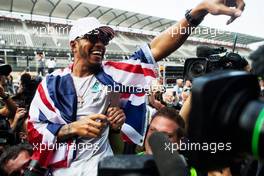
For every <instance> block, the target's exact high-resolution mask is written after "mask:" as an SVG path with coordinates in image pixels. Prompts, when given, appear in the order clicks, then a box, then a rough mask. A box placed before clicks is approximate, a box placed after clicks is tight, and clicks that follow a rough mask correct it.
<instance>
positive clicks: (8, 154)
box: [0, 143, 33, 175]
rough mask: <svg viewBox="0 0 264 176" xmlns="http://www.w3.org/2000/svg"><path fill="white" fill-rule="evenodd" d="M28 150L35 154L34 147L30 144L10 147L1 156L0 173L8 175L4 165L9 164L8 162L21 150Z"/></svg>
mask: <svg viewBox="0 0 264 176" xmlns="http://www.w3.org/2000/svg"><path fill="white" fill-rule="evenodd" d="M22 151H27V152H28V153H29V154H30V155H32V154H33V148H32V146H31V145H30V144H27V143H23V144H18V145H14V146H11V147H8V148H7V149H6V150H5V151H4V152H3V153H2V155H1V157H0V175H1V174H3V175H6V172H5V171H4V166H5V165H6V164H7V162H8V161H9V160H11V159H15V158H16V157H17V156H18V155H19V154H20V152H22Z"/></svg>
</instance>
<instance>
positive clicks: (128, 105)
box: [28, 45, 155, 168]
mask: <svg viewBox="0 0 264 176" xmlns="http://www.w3.org/2000/svg"><path fill="white" fill-rule="evenodd" d="M154 67H155V61H154V59H153V57H152V55H151V52H150V49H149V47H148V45H144V46H142V47H141V48H140V49H139V50H138V51H137V52H135V53H134V54H133V55H132V56H131V57H130V59H128V60H125V61H121V62H113V61H105V62H103V63H102V69H101V71H100V72H99V73H98V74H96V75H95V76H96V78H97V79H98V80H99V81H100V82H101V83H103V84H104V85H107V86H108V87H111V89H112V90H115V91H118V92H120V93H121V99H120V101H121V105H122V108H123V109H124V112H125V115H126V121H125V124H124V125H123V126H122V129H121V131H122V133H123V135H124V136H123V137H124V139H125V140H127V141H130V142H133V143H135V144H139V145H142V144H143V140H144V135H145V132H146V117H145V115H146V104H145V100H146V97H145V91H146V90H148V89H149V88H150V85H151V82H152V80H153V79H154V78H155V73H154ZM76 112H77V95H76V92H75V88H74V83H73V80H72V77H71V69H70V68H66V69H64V70H57V71H55V72H53V73H52V74H50V75H48V76H47V77H46V78H44V80H43V81H42V82H41V83H40V84H39V86H38V89H37V92H36V94H35V96H34V99H33V101H32V103H31V106H30V111H29V120H28V135H29V141H30V143H32V144H33V150H34V152H33V156H32V159H35V160H38V161H39V163H40V165H41V166H43V167H51V168H61V167H67V166H69V163H70V162H71V160H72V158H73V157H74V151H75V149H76V148H74V147H75V146H74V140H70V141H67V143H64V144H61V143H58V142H57V138H56V135H57V133H58V131H59V130H60V128H61V127H62V126H63V125H65V124H68V123H71V122H74V121H76Z"/></svg>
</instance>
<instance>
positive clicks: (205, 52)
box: [196, 45, 226, 57]
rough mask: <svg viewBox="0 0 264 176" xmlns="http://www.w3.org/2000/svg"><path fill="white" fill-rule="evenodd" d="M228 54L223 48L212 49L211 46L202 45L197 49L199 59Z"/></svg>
mask: <svg viewBox="0 0 264 176" xmlns="http://www.w3.org/2000/svg"><path fill="white" fill-rule="evenodd" d="M223 52H226V49H224V48H223V47H220V48H212V47H210V46H206V45H201V46H198V47H197V48H196V56H197V57H209V56H211V55H214V54H220V53H223Z"/></svg>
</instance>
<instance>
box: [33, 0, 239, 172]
mask: <svg viewBox="0 0 264 176" xmlns="http://www.w3.org/2000/svg"><path fill="white" fill-rule="evenodd" d="M226 2H227V1H224V0H213V1H212V0H210V1H209V0H205V1H203V2H202V3H200V4H199V5H198V6H197V7H195V8H193V9H192V10H189V11H187V13H186V14H185V18H184V19H182V20H181V21H179V22H178V23H177V24H175V25H173V26H172V27H170V28H168V29H167V30H166V31H164V32H163V33H161V34H160V35H158V36H157V37H155V38H154V39H153V40H152V41H151V42H150V43H149V44H145V45H143V46H142V47H141V48H140V49H139V50H138V51H136V52H135V53H134V54H133V55H131V57H130V59H129V60H126V61H122V62H118V63H117V62H112V61H103V58H104V54H105V50H106V45H107V44H108V43H109V41H110V40H111V39H112V38H113V37H114V31H113V29H112V28H110V27H108V26H104V25H102V24H100V22H99V21H98V20H97V19H95V18H82V19H79V20H77V21H76V22H75V23H74V25H73V26H72V28H71V31H70V47H71V50H72V53H73V55H74V63H73V66H72V67H71V68H66V69H64V70H63V71H60V70H59V71H55V72H54V73H52V74H50V75H48V76H47V77H46V78H45V79H44V80H43V81H42V83H41V84H40V85H39V87H38V90H37V93H36V95H35V97H34V99H33V101H32V104H31V107H30V112H29V117H30V118H29V120H28V132H29V140H30V142H31V143H33V145H34V144H35V145H34V146H39V145H36V144H41V148H38V147H37V149H35V151H34V153H33V157H32V158H33V159H34V160H37V161H38V162H39V163H40V164H41V165H42V166H43V167H46V168H50V170H51V172H53V175H55V176H56V175H63V176H67V175H79V176H81V175H88V176H92V175H97V165H98V162H99V160H100V159H101V158H103V157H105V156H109V155H112V154H113V153H112V149H111V147H110V144H109V142H108V134H109V128H113V129H115V130H120V129H121V130H122V132H123V133H124V134H125V137H126V139H127V140H130V141H131V142H133V143H136V144H142V142H143V136H144V129H141V128H142V127H143V124H144V120H145V117H144V116H145V114H146V113H145V108H146V106H145V103H144V101H145V98H144V96H143V95H142V94H135V93H139V92H135V91H134V90H132V91H131V90H130V91H129V90H127V89H126V88H125V89H124V90H121V92H122V93H124V94H122V95H121V99H122V100H123V101H122V103H123V106H122V107H123V108H124V112H125V115H124V113H123V111H122V110H121V109H120V108H119V107H116V106H112V103H111V101H113V99H111V92H113V91H117V90H116V88H117V87H116V86H115V85H117V86H118V88H119V89H118V91H120V86H121V87H127V86H137V87H144V86H146V85H150V84H151V80H152V79H153V78H154V77H155V74H154V66H155V63H156V61H159V60H161V59H163V58H164V57H167V56H168V55H169V54H171V53H172V52H174V51H175V50H176V49H177V48H179V47H180V46H181V45H182V44H183V43H184V41H185V40H186V39H187V37H188V36H189V35H190V33H182V32H179V31H180V30H181V29H182V28H188V29H190V28H193V27H196V26H197V25H199V23H200V22H201V21H202V20H203V18H204V17H205V16H206V15H207V14H208V13H211V14H213V15H219V14H225V15H229V16H231V19H230V20H229V21H228V23H231V22H232V21H233V20H234V19H235V18H237V17H239V16H240V15H241V13H242V10H243V8H244V2H243V1H242V0H233V1H228V3H226ZM230 2H231V3H230ZM230 5H232V6H235V7H236V8H229V7H228V6H230ZM186 31H190V30H186ZM109 89H111V90H109ZM105 90H106V91H105ZM141 93H142V92H141ZM124 100H125V101H124ZM125 117H126V119H127V121H126V123H125V124H124V120H125ZM123 124H124V125H123ZM60 141H66V143H65V145H60V146H59V148H54V145H55V147H56V146H57V144H58V143H59V142H60ZM45 146H46V147H45ZM50 148H52V150H50Z"/></svg>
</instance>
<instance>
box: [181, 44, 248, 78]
mask: <svg viewBox="0 0 264 176" xmlns="http://www.w3.org/2000/svg"><path fill="white" fill-rule="evenodd" d="M196 56H197V58H188V59H186V61H185V63H184V72H183V75H184V78H185V80H186V79H188V80H193V79H194V78H197V77H199V76H202V75H204V74H206V73H210V72H214V71H216V70H243V69H244V68H245V67H246V66H247V65H248V62H247V60H246V59H244V58H243V57H242V56H240V55H239V54H237V53H234V52H228V51H227V49H225V48H224V47H219V48H211V47H209V46H198V47H197V50H196Z"/></svg>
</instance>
